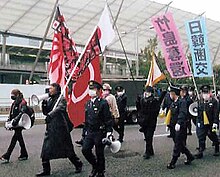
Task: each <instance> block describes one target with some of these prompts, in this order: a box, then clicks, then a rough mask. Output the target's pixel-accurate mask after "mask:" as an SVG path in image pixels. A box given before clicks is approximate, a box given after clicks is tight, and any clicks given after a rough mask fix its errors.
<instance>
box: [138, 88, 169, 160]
mask: <svg viewBox="0 0 220 177" xmlns="http://www.w3.org/2000/svg"><path fill="white" fill-rule="evenodd" d="M165 94H166V92H165V91H164V92H162V94H161V96H160V98H159V99H156V98H155V97H154V95H153V88H152V87H151V86H146V88H145V91H144V93H143V94H142V95H139V96H138V97H137V100H136V108H137V111H138V124H139V125H140V127H141V128H140V129H139V131H140V132H142V133H144V137H145V141H146V146H145V153H144V155H143V157H144V159H149V158H150V157H151V156H153V155H154V149H153V136H154V131H155V129H156V125H157V116H158V114H159V111H160V105H161V103H162V100H163V98H164V96H165Z"/></svg>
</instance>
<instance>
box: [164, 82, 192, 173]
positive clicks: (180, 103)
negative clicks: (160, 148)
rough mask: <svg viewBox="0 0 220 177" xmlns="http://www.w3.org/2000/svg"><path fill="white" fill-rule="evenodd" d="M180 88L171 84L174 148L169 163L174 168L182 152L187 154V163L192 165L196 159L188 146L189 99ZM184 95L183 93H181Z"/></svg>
mask: <svg viewBox="0 0 220 177" xmlns="http://www.w3.org/2000/svg"><path fill="white" fill-rule="evenodd" d="M180 92H181V91H180V89H179V88H178V87H175V86H170V98H171V99H172V100H173V102H172V104H171V106H170V111H171V119H170V124H169V125H170V132H171V134H172V138H173V142H174V148H173V155H172V159H171V162H170V163H169V164H168V165H167V168H168V169H174V168H175V167H176V166H175V164H176V162H177V160H178V158H179V156H180V154H181V153H183V154H185V155H186V157H187V159H186V161H185V162H184V163H185V165H190V164H191V162H192V161H193V160H194V157H193V155H192V154H191V152H190V151H189V150H188V148H187V147H186V136H187V127H186V123H187V113H188V110H187V101H186V99H185V98H184V97H181V96H180ZM181 95H183V93H181Z"/></svg>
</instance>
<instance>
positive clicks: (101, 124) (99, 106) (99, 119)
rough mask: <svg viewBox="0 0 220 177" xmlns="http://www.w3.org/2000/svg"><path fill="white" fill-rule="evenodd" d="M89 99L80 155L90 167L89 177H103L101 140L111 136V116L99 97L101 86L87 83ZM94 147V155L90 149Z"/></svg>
mask: <svg viewBox="0 0 220 177" xmlns="http://www.w3.org/2000/svg"><path fill="white" fill-rule="evenodd" d="M88 84H89V96H90V97H91V99H90V100H89V101H88V102H87V103H86V106H85V123H84V127H83V129H84V130H83V132H85V134H86V136H85V138H84V141H83V144H82V153H83V155H84V157H85V158H86V160H87V161H88V162H89V163H90V164H91V165H92V171H91V173H90V175H89V177H104V176H105V174H104V173H105V156H104V148H105V145H104V144H103V143H102V139H103V138H105V137H107V138H108V137H109V136H111V134H112V115H111V112H110V109H109V104H108V102H107V101H106V100H105V99H103V98H102V97H101V89H102V85H101V84H100V83H98V82H97V81H89V83H88ZM94 146H95V154H96V156H95V155H94V154H93V152H92V149H93V147H94Z"/></svg>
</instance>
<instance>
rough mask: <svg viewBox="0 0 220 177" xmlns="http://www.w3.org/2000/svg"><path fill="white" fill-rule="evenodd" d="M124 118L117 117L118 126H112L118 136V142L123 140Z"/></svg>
mask: <svg viewBox="0 0 220 177" xmlns="http://www.w3.org/2000/svg"><path fill="white" fill-rule="evenodd" d="M124 117H125V116H124V115H123V114H122V116H120V117H119V121H118V124H114V126H113V128H114V130H115V131H116V132H117V133H118V134H119V140H123V138H124V130H125V123H124V120H125V118H124Z"/></svg>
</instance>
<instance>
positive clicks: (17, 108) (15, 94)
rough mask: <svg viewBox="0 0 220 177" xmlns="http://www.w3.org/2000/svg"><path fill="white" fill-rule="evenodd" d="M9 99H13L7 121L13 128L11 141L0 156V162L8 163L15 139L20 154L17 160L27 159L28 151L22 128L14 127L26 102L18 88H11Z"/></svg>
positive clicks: (23, 110)
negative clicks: (18, 145)
mask: <svg viewBox="0 0 220 177" xmlns="http://www.w3.org/2000/svg"><path fill="white" fill-rule="evenodd" d="M11 99H12V100H13V103H12V105H11V109H10V113H9V118H8V121H12V126H13V128H12V130H14V135H13V137H12V139H11V143H10V145H9V147H8V150H7V152H6V153H5V154H3V155H2V156H1V158H0V159H1V163H3V164H4V163H9V159H10V156H11V153H12V151H13V149H14V147H15V145H16V143H17V141H18V142H19V144H20V147H21V151H20V156H19V157H18V160H20V161H22V160H27V159H28V153H27V150H26V147H25V143H24V139H23V136H22V130H23V129H24V128H23V127H16V125H18V122H19V120H20V118H21V116H22V114H23V113H25V111H26V109H27V102H26V101H25V99H24V98H23V94H22V93H21V91H20V90H18V89H13V90H12V91H11Z"/></svg>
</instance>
